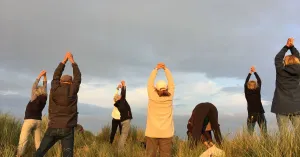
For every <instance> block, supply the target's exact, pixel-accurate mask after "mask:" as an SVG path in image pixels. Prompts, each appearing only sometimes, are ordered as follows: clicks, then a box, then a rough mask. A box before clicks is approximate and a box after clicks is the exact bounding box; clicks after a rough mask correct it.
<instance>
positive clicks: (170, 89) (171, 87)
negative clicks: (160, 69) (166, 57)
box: [164, 68, 175, 97]
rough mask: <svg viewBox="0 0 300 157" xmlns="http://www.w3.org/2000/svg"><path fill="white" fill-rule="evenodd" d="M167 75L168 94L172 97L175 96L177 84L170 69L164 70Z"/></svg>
mask: <svg viewBox="0 0 300 157" xmlns="http://www.w3.org/2000/svg"><path fill="white" fill-rule="evenodd" d="M164 70H165V74H166V77H167V80H168V92H169V93H171V96H172V97H173V96H174V89H175V84H174V79H173V76H172V73H171V71H170V70H169V69H168V68H164Z"/></svg>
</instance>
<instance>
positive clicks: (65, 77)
mask: <svg viewBox="0 0 300 157" xmlns="http://www.w3.org/2000/svg"><path fill="white" fill-rule="evenodd" d="M72 80H73V78H72V76H70V75H63V76H62V77H61V78H60V83H63V84H72Z"/></svg>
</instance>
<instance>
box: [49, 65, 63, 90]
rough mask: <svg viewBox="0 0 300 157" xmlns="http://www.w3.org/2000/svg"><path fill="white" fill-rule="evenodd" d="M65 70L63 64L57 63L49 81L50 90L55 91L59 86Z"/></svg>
mask: <svg viewBox="0 0 300 157" xmlns="http://www.w3.org/2000/svg"><path fill="white" fill-rule="evenodd" d="M64 69H65V64H64V63H63V62H61V63H59V65H58V66H57V68H56V69H55V71H54V74H53V79H52V81H51V88H52V89H56V88H57V87H58V86H59V84H60V77H61V75H62V73H63V71H64Z"/></svg>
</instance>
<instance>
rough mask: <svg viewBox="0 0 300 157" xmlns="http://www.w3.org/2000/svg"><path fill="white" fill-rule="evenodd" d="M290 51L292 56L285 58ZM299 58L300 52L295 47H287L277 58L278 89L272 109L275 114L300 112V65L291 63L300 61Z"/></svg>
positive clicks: (276, 89)
mask: <svg viewBox="0 0 300 157" xmlns="http://www.w3.org/2000/svg"><path fill="white" fill-rule="evenodd" d="M288 49H290V50H291V53H292V55H289V56H286V57H285V58H284V55H285V52H286V51H287V50H288ZM283 58H284V59H285V61H284V62H286V63H284V62H283ZM299 58H300V57H299V52H298V50H297V49H296V48H295V47H294V46H291V47H286V46H285V47H284V48H283V49H282V50H281V51H280V53H278V55H277V56H276V58H275V66H276V88H275V92H274V97H273V102H272V109H271V111H272V112H273V113H281V114H289V113H294V112H297V111H300V105H299V103H300V85H299V83H300V64H299V63H294V64H293V62H292V63H289V62H290V60H291V59H292V60H298V61H299Z"/></svg>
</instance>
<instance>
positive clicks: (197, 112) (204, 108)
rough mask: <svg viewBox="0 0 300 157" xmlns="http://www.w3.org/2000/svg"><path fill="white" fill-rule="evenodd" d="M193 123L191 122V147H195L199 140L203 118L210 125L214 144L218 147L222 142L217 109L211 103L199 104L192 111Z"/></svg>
mask: <svg viewBox="0 0 300 157" xmlns="http://www.w3.org/2000/svg"><path fill="white" fill-rule="evenodd" d="M193 112H194V116H195V117H194V120H193V121H194V122H193V124H194V125H193V131H192V138H193V142H192V145H191V147H193V145H197V143H198V142H199V141H200V139H201V135H202V134H201V133H202V129H203V122H204V119H205V117H208V119H209V122H210V124H211V128H212V131H213V133H214V137H215V139H216V142H217V143H218V144H219V145H220V144H221V141H222V134H221V130H220V126H219V122H218V110H217V108H216V107H215V106H214V105H213V104H211V103H200V104H198V105H197V106H196V107H195V109H194V111H193Z"/></svg>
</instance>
